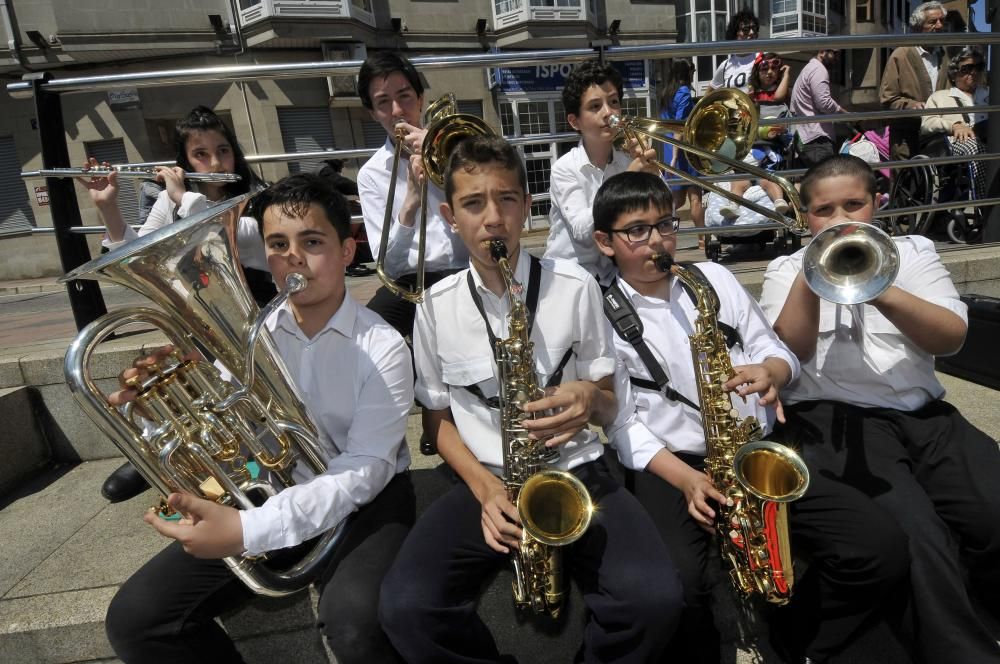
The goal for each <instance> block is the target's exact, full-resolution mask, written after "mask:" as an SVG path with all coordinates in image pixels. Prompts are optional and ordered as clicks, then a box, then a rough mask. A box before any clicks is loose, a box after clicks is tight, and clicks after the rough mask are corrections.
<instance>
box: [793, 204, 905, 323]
mask: <svg viewBox="0 0 1000 664" xmlns="http://www.w3.org/2000/svg"><path fill="white" fill-rule="evenodd" d="M898 272H899V251H898V250H897V249H896V243H895V242H893V241H892V238H891V237H889V235H888V234H886V233H885V231H883V230H881V229H880V228H878V227H876V226H873V225H871V224H867V223H861V222H844V223H839V224H834V225H833V226H830V227H828V228H826V229H824V230H823V231H822V232H821V233H819V234H818V235H816V237H814V238H813V239H812V242H810V243H809V246H808V247H806V251H805V253H804V254H803V256H802V273H803V276H804V278H805V280H806V284H807V285H808V286H809V288H810V289H812V291H813V292H814V293H816V295H818V296H819V297H821V298H822V299H824V300H827V301H829V302H833V303H835V304H861V303H862V302H868V301H869V300H872V299H874V298H876V297H878V296H879V295H881V294H882V293H883V292H885V290H886V289H887V288H889V286H891V285H892V283H893V281H895V280H896V274H897V273H898Z"/></svg>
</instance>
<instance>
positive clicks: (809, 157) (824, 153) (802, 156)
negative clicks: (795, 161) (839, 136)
mask: <svg viewBox="0 0 1000 664" xmlns="http://www.w3.org/2000/svg"><path fill="white" fill-rule="evenodd" d="M834 152H835V150H834V149H833V143H832V142H831V141H830V139H829V138H827V137H825V136H820V137H819V138H816V139H814V140H811V141H809V142H808V143H804V144H802V145H801V146H800V147H799V150H798V157H799V167H800V168H812V167H813V166H815V165H816V164H818V163H819V162H821V161H823V160H824V159H826V158H827V157H832V156H833V154H834Z"/></svg>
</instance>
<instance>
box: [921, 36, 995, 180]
mask: <svg viewBox="0 0 1000 664" xmlns="http://www.w3.org/2000/svg"><path fill="white" fill-rule="evenodd" d="M985 71H986V60H985V58H984V57H983V54H982V52H981V51H979V50H977V49H975V48H972V47H971V46H966V47H965V48H963V49H962V50H961V51H960V52H959V54H958V55H957V56H956V57H954V58H952V59H951V61H950V62H949V63H948V80H949V81H950V82H951V88H949V89H944V90H938V91H937V92H935V93H934V94H932V95H931V96H930V98H929V99H928V100H927V104H926V107H927V108H940V109H942V110H944V109H947V112H944V113H942V114H941V115H925V116H924V117H923V119H922V120H921V123H920V139H921V145H922V146H926V145H927V143H928V142H929V141H931V140H932V139H934V138H935V137H940V136H946V137H947V140H948V143H949V144H950V146H951V152H952V154H954V155H956V156H966V157H973V158H974V157H975V155H978V154H980V153H982V152H985V151H986V145H985V143H984V141H983V140H982V137H984V136H985V135H986V132H985V129H986V124H985V123H986V118H987V115H986V114H985V113H976V112H975V109H974V108H972V107H974V106H981V105H984V104H987V103H989V102H988V101H987V97H988V96H989V90H988V89H987V88H985V87H982V86H980V83H982V81H983V78H984V76H983V75H984V72H985ZM971 166H972V176H973V184H974V187H975V194H976V198H982V197H983V196H984V195H985V193H986V168H985V165H984V164H982V163H981V162H978V161H972V162H971Z"/></svg>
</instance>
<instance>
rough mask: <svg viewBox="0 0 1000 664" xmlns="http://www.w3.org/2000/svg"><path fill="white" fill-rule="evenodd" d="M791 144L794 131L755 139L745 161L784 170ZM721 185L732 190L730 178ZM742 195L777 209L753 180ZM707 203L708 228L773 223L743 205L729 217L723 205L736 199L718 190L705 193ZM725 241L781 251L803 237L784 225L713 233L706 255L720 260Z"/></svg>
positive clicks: (796, 244)
mask: <svg viewBox="0 0 1000 664" xmlns="http://www.w3.org/2000/svg"><path fill="white" fill-rule="evenodd" d="M782 107H783V105H782ZM763 112H764V109H763V107H762V113H763ZM769 115H771V114H769ZM780 115H781V114H775V115H773V117H780ZM790 144H791V135H790V134H787V133H785V134H783V135H781V136H779V137H777V138H776V139H774V140H770V141H759V142H757V143H754V145H753V148H752V149H751V151H750V153H749V154H748V155H747V157H746V159H745V161H746V162H748V163H750V164H755V165H757V166H759V167H760V168H763V169H764V170H766V171H769V172H775V171H779V170H782V169H783V168H785V167H786V166H787V163H788V159H787V157H786V154H787V151H788V150H789V148H790ZM718 185H719V186H720V187H721V188H723V189H726V190H727V191H730V186H729V183H728V182H720V183H718ZM743 197H744V198H746V199H747V200H748V201H750V202H752V203H756V204H757V205H760V206H761V207H764V208H767V209H769V210H773V209H774V203H773V202H772V201H771V198H770V197H769V196H768V195H767V192H765V191H764V189H763V188H762V187H761V186H760V185H759V184H756V183H752V184H751V186H750V187H749V188H748V189H747V190H746V192H745V193H744V194H743ZM704 205H705V226H706V227H707V228H708V229H711V228H713V227H721V226H744V225H752V224H765V223H773V222H772V220H771V219H768V218H767V217H765V216H763V215H761V214H758V213H757V212H754V211H753V210H750V209H748V208H746V207H742V206H740V207H738V209H737V212H738V216H737V217H736V218H735V219H728V218H726V217H725V216H723V214H722V212H721V210H722V208H723V207H727V206H728V207H731V208H734V207H736V206H735V204H734V203H732V202H730V201H729V200H727V199H726V198H725V197H723V196H720V195H719V194H716V193H715V192H708V193H707V194H706V195H705V199H704ZM723 244H732V245H756V246H757V249H758V250H759V251H763V250H764V249H766V248H767V245H768V244H771V245H772V246H773V249H774V252H775V253H776V254H778V255H780V254H784V253H787V252H789V251H796V250H798V249H799V248H800V247H801V246H802V240H801V238H800V237H799V236H798V235H795V234H794V233H791V232H789V231H787V230H783V229H778V230H765V231H747V232H746V233H726V234H724V235H723V234H710V235H709V237H708V241H707V242H706V243H705V255H706V256H707V257H708V258H709V260H712V261H715V262H718V261H719V260H720V258H721V256H722V245H723Z"/></svg>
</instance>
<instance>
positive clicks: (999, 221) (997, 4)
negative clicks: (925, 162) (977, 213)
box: [983, 0, 1000, 242]
mask: <svg viewBox="0 0 1000 664" xmlns="http://www.w3.org/2000/svg"><path fill="white" fill-rule="evenodd" d="M987 7H988V9H987V10H986V18H987V19H988V20H989V22H990V32H992V33H993V35H994V36H1000V0H988V2H987ZM990 103H991V104H996V103H1000V43H994V44H991V45H990ZM991 115H993V116H994V117H991V118H990V120H989V123H988V127H989V131H988V132H987V136H986V144H987V149H988V150H989V151H990V152H993V151H995V150H1000V115H998V114H996V113H992V114H991ZM986 182H987V183H988V186H987V188H986V191H987V195H992V194H993V193H996V192H1000V161H998V160H995V159H994V160H991V161H990V162H989V169H988V170H987V175H986ZM983 215H984V217H983V242H1000V205H993V206H991V207H989V208H987V210H986V211H985V212H984V213H983Z"/></svg>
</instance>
